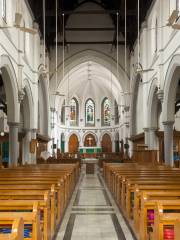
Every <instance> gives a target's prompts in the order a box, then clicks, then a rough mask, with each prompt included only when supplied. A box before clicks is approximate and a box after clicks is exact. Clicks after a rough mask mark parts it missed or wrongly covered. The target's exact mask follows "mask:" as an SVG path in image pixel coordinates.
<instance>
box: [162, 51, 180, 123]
mask: <svg viewBox="0 0 180 240" xmlns="http://www.w3.org/2000/svg"><path fill="white" fill-rule="evenodd" d="M179 76H180V54H177V55H174V56H173V57H172V59H171V61H170V63H169V66H168V68H167V72H166V76H165V83H164V101H163V109H162V111H163V121H164V122H166V121H174V107H175V106H174V102H175V98H176V91H177V85H178V82H179Z"/></svg>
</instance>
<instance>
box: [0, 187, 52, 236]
mask: <svg viewBox="0 0 180 240" xmlns="http://www.w3.org/2000/svg"><path fill="white" fill-rule="evenodd" d="M35 194H37V197H36V196H35ZM42 194H43V193H42ZM40 197H41V192H39V191H29V190H23V192H22V191H19V190H11V191H9V190H8V191H7V190H0V211H9V210H11V211H15V210H17V211H22V210H24V211H33V209H35V207H36V206H35V207H34V202H35V201H38V204H39V208H40V216H41V223H42V228H43V239H47V240H49V239H51V238H52V237H53V235H54V228H51V223H54V222H52V220H51V219H52V217H51V216H52V215H53V217H54V215H55V212H53V213H51V211H50V197H49V193H48V192H47V191H46V192H45V193H44V198H43V195H42V199H40ZM53 227H55V226H53Z"/></svg>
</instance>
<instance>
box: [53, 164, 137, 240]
mask: <svg viewBox="0 0 180 240" xmlns="http://www.w3.org/2000/svg"><path fill="white" fill-rule="evenodd" d="M56 239H57V240H70V239H72V240H102V239H103V240H134V238H133V236H132V234H131V231H130V230H129V228H128V226H127V225H126V223H125V221H124V219H123V217H122V215H121V213H120V212H119V210H118V208H117V206H116V204H115V202H114V200H113V198H112V197H111V194H110V192H109V191H108V189H107V188H106V185H105V183H104V181H103V178H102V177H101V173H99V172H98V170H96V173H95V174H94V175H91V174H88V175H86V173H85V166H83V169H82V174H81V177H80V180H79V183H78V184H77V187H76V190H75V192H74V194H73V196H72V199H71V201H70V204H69V206H68V208H67V210H66V214H65V216H64V219H63V222H62V224H61V226H60V229H59V232H58V234H57V238H56Z"/></svg>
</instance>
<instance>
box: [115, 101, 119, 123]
mask: <svg viewBox="0 0 180 240" xmlns="http://www.w3.org/2000/svg"><path fill="white" fill-rule="evenodd" d="M114 115H115V124H119V110H118V104H117V102H116V100H115V102H114Z"/></svg>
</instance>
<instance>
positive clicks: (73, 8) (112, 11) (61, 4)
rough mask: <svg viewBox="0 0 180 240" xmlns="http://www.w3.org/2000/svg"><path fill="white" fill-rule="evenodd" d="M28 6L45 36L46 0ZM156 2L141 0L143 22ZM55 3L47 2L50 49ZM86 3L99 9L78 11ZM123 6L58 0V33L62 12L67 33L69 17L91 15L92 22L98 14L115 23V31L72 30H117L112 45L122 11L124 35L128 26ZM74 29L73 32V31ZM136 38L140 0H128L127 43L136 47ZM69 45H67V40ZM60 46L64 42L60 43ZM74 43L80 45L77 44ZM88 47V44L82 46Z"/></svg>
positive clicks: (112, 0)
mask: <svg viewBox="0 0 180 240" xmlns="http://www.w3.org/2000/svg"><path fill="white" fill-rule="evenodd" d="M28 1H29V4H30V6H31V8H32V11H33V13H34V15H35V19H36V21H37V22H38V23H39V25H40V30H41V32H42V33H43V10H42V9H43V0H28ZM152 1H153V0H140V22H143V20H144V18H145V16H146V13H147V11H148V9H149V7H150V5H151V3H152ZM55 3H56V0H51V1H49V0H46V44H47V46H48V47H50V46H52V45H54V39H55V14H56V11H55V6H56V4H55ZM86 3H95V4H97V10H96V9H94V10H93V11H92V10H88V9H87V10H84V11H77V9H78V8H79V7H80V6H82V5H83V4H86ZM124 3H125V0H58V15H59V16H58V31H59V32H60V33H61V34H62V13H64V14H65V30H68V29H66V27H67V26H66V23H67V21H68V19H69V17H70V16H72V15H73V14H76V15H77V14H78V15H89V19H91V17H92V16H91V15H93V17H94V16H95V15H96V16H98V15H102V14H104V15H109V16H110V17H111V19H112V22H113V28H114V29H112V28H111V29H110V28H108V27H107V28H106V27H103V28H99V27H97V28H94V27H93V28H89V27H88V26H87V27H83V28H81V29H80V28H73V31H74V32H76V31H78V32H87V30H88V31H90V32H92V33H93V32H100V33H101V32H103V31H112V30H114V37H113V38H112V39H113V40H112V41H111V43H112V44H115V43H116V35H117V34H116V25H117V21H116V13H117V12H119V32H121V33H122V34H123V35H124V24H125V13H124ZM99 6H100V7H101V9H102V10H99V8H98V7H99ZM71 30H72V29H71ZM136 37H137V0H127V42H128V45H129V47H130V48H131V47H132V46H133V43H134V41H135V39H136ZM98 41H99V40H98V39H97V40H96V41H95V44H96V43H98V44H104V43H103V41H102V40H101V41H99V42H98ZM65 42H66V44H68V42H67V41H66V39H65ZM59 44H61V43H59ZM71 44H78V43H77V42H75V43H73V42H71ZM83 44H86V43H83ZM119 44H124V42H123V41H120V42H119Z"/></svg>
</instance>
